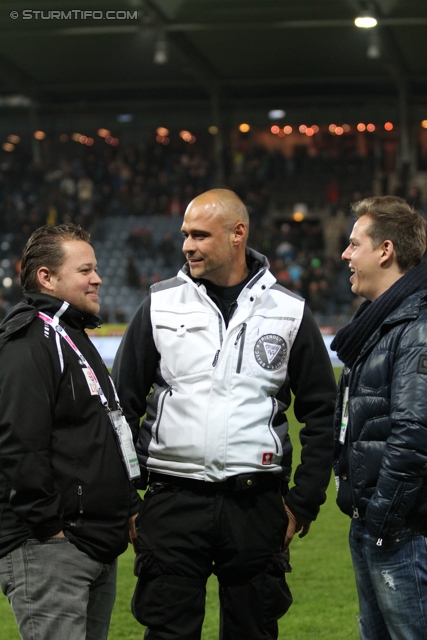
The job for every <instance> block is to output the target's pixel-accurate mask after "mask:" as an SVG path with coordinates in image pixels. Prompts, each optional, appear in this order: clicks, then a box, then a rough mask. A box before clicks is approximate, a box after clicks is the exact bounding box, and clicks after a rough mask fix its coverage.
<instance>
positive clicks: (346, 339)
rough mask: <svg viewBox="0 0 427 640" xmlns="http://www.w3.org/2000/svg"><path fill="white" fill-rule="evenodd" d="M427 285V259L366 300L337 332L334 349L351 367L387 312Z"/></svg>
mask: <svg viewBox="0 0 427 640" xmlns="http://www.w3.org/2000/svg"><path fill="white" fill-rule="evenodd" d="M421 289H427V261H424V260H423V261H422V262H420V264H418V265H417V266H416V267H414V268H413V269H410V270H409V271H408V272H407V273H405V275H404V276H402V277H401V278H399V280H397V281H396V282H395V283H394V284H393V285H392V286H391V287H389V288H388V289H387V291H384V293H383V294H382V295H380V296H379V298H377V299H376V300H374V302H370V301H369V300H365V302H363V303H362V304H361V305H360V307H359V308H358V310H357V311H356V313H355V314H354V316H353V318H352V319H351V320H350V322H349V323H348V324H346V325H345V327H342V329H340V330H339V331H338V332H337V335H336V336H335V338H334V339H333V341H332V342H331V349H333V350H334V351H336V352H337V355H338V358H339V359H340V360H341V362H344V364H345V365H346V366H347V367H349V368H350V369H351V367H352V366H353V364H354V363H355V361H356V358H357V356H358V355H359V353H360V351H361V350H362V347H363V345H364V344H365V342H366V341H367V340H368V338H370V337H371V335H373V333H374V332H375V331H376V330H377V329H378V327H380V326H381V324H382V323H383V322H384V320H385V319H386V318H387V316H388V315H389V314H390V313H391V312H392V311H393V310H394V309H397V307H399V306H400V305H401V304H402V302H403V301H404V300H406V298H408V297H409V296H410V295H411V294H413V293H415V292H416V291H420V290H421Z"/></svg>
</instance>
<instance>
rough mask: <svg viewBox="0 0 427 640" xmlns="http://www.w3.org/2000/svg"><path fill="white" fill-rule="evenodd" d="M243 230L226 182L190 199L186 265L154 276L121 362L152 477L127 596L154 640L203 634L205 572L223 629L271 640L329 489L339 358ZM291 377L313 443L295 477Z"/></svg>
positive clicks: (228, 636)
mask: <svg viewBox="0 0 427 640" xmlns="http://www.w3.org/2000/svg"><path fill="white" fill-rule="evenodd" d="M248 228H249V218H248V213H247V210H246V207H245V206H244V204H243V202H242V201H241V200H240V199H239V198H238V196H237V195H236V194H235V193H233V192H232V191H228V190H226V189H213V190H211V191H208V192H206V193H203V194H202V195H200V196H198V197H197V198H195V199H194V200H193V201H192V202H191V203H190V204H189V206H188V207H187V210H186V212H185V216H184V222H183V225H182V233H183V237H184V244H183V252H184V255H185V257H186V259H187V263H186V265H185V266H184V267H183V269H182V270H181V271H180V272H179V273H178V275H177V277H175V278H172V279H170V280H167V281H164V282H161V283H158V284H156V285H153V287H152V288H151V291H150V295H149V296H148V298H146V299H145V300H144V301H143V303H142V305H141V307H140V308H139V309H138V311H137V312H136V314H135V317H134V318H133V320H132V322H131V323H130V325H129V327H128V329H127V332H126V334H125V336H124V338H123V341H122V344H121V346H120V349H119V352H118V355H117V358H116V362H115V364H114V368H113V376H114V378H115V381H116V383H117V386H118V390H119V394H120V397H121V399H122V402H123V407H124V412H125V414H126V417H127V419H128V421H129V424H130V425H131V428H132V429H133V431H134V434H135V439H137V451H138V457H139V462H140V465H141V472H142V476H143V477H144V478H145V480H146V481H147V478H148V484H149V488H148V491H147V493H146V497H145V500H144V504H143V507H142V509H141V512H140V515H139V517H138V543H139V555H138V558H137V562H136V574H137V575H138V584H137V588H136V590H135V595H134V598H133V606H132V610H133V613H134V615H135V617H136V618H137V619H138V620H139V621H140V622H141V623H142V624H144V625H146V626H147V632H146V638H147V639H148V640H150V639H153V640H154V639H156V640H166V639H167V638H171V637H176V638H180V639H183V640H184V639H185V640H196V639H199V638H200V634H201V628H202V624H203V617H204V603H205V586H206V580H207V578H208V577H209V575H210V574H211V573H215V575H217V577H218V581H219V585H220V592H219V593H220V605H221V638H222V640H236V639H237V638H245V640H261V639H265V638H269V639H274V638H277V635H278V624H277V620H278V619H279V618H280V617H281V616H282V615H283V614H284V613H285V612H286V611H287V609H288V608H289V606H290V604H291V602H292V598H291V594H290V591H289V588H288V586H287V584H286V580H285V572H286V571H289V570H290V567H289V563H288V547H289V544H290V542H291V540H292V537H293V536H294V534H295V532H297V531H300V536H301V537H302V536H304V535H306V533H307V532H308V530H309V527H310V523H311V521H312V520H314V519H315V518H316V516H317V513H318V511H319V507H320V505H321V504H322V503H323V502H324V500H325V490H326V487H327V485H328V482H329V478H330V473H331V464H332V414H333V406H334V397H335V381H334V377H333V372H332V368H331V364H330V360H329V356H328V355H327V352H326V349H325V347H324V344H323V340H322V337H321V335H320V332H319V330H318V328H317V326H316V324H315V322H314V320H313V317H312V315H311V313H310V312H309V310H308V309H307V308H306V307H305V304H304V301H303V300H302V299H301V298H299V297H298V296H296V295H294V294H292V293H291V292H289V291H287V290H286V289H284V288H283V287H281V286H280V285H278V284H277V283H276V280H275V278H274V276H273V275H272V273H271V272H270V271H269V269H268V266H269V265H268V261H267V260H266V258H265V257H264V256H262V255H260V254H259V253H257V252H255V251H253V250H251V249H248V248H246V240H247V234H248ZM150 390H151V393H150ZM291 390H292V391H293V393H294V394H295V413H296V416H297V418H298V420H299V421H300V422H302V423H304V426H303V427H302V429H301V440H302V442H303V445H304V446H303V452H302V459H301V463H300V464H299V466H298V468H297V470H296V473H295V475H294V483H295V486H293V487H292V489H290V490H288V482H289V480H290V476H291V463H292V446H291V443H290V440H289V435H288V423H287V419H286V415H285V411H286V410H287V409H288V407H289V405H290V401H291ZM147 396H148V397H147ZM144 414H146V417H145V419H144V421H143V423H142V426H141V428H140V427H139V425H140V418H141V417H142V416H144ZM284 499H285V501H286V502H284Z"/></svg>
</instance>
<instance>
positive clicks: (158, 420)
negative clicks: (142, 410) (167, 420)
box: [155, 385, 172, 444]
mask: <svg viewBox="0 0 427 640" xmlns="http://www.w3.org/2000/svg"><path fill="white" fill-rule="evenodd" d="M168 393H169V395H170V396H171V395H172V387H171V386H170V385H169V386H168V388H167V389H165V390H164V391H163V393H162V398H161V400H160V403H159V411H158V414H157V419H156V423H155V433H156V444H159V428H160V421H161V419H162V414H163V407H164V404H165V400H166V396H167V394H168Z"/></svg>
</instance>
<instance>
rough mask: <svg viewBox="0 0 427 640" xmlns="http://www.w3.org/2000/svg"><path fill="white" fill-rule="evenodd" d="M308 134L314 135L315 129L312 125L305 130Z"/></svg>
mask: <svg viewBox="0 0 427 640" xmlns="http://www.w3.org/2000/svg"><path fill="white" fill-rule="evenodd" d="M305 135H306V136H309V137H310V136H314V130H313V129H312V128H311V127H308V128H307V129H306V131H305Z"/></svg>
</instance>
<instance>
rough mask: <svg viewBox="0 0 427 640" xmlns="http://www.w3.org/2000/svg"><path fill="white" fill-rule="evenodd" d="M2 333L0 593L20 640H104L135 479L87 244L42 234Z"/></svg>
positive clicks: (133, 508)
mask: <svg viewBox="0 0 427 640" xmlns="http://www.w3.org/2000/svg"><path fill="white" fill-rule="evenodd" d="M21 284H22V287H23V289H24V292H25V293H24V297H25V302H24V303H20V304H19V305H18V306H17V307H15V308H14V309H13V310H12V312H11V313H10V314H9V316H8V317H7V318H6V319H5V321H4V323H3V324H2V325H1V327H0V514H1V518H0V586H1V589H2V591H3V593H4V594H5V595H6V596H7V597H8V599H9V602H10V604H11V606H12V609H13V612H14V615H15V618H16V621H17V624H18V627H19V631H20V634H21V637H22V638H23V640H34V638H37V639H38V640H54V639H55V640H57V639H58V638H61V639H62V638H64V639H66V640H89V639H91V640H101V639H106V638H107V635H108V627H109V622H110V617H111V611H112V608H113V604H114V599H115V583H116V562H117V560H116V559H117V556H118V555H119V554H121V553H123V551H125V549H126V547H127V543H128V540H129V537H130V538H131V539H132V538H134V537H135V535H136V533H135V526H134V520H135V517H136V516H135V515H134V514H136V512H137V511H138V507H139V498H138V495H137V493H136V490H135V489H134V488H133V486H132V483H131V479H133V478H134V477H135V475H136V474H137V473H138V474H139V471H135V468H137V467H138V465H136V464H135V460H133V457H132V456H133V454H128V453H127V452H128V451H129V450H131V449H132V446H131V445H130V444H129V442H126V435H127V433H128V432H129V429H128V427H127V425H126V423H125V422H124V421H123V420H122V416H121V411H120V407H119V403H118V398H117V394H116V391H115V389H114V386H113V384H112V381H111V379H110V376H109V374H108V370H107V369H106V367H105V365H104V363H103V362H102V360H101V358H100V356H99V354H98V352H97V351H96V349H95V348H94V346H93V345H92V343H91V341H90V340H89V338H88V336H87V335H86V333H85V330H84V329H85V328H89V327H90V328H92V327H95V326H98V325H99V321H98V318H97V317H96V316H95V315H94V314H96V313H97V312H98V311H99V302H98V289H99V286H100V284H101V278H100V277H99V275H98V273H97V264H96V259H95V254H94V251H93V249H92V247H91V245H90V244H89V234H88V233H87V232H85V231H84V230H83V229H82V228H81V227H77V226H75V225H72V224H64V225H58V226H55V227H52V226H44V227H41V228H40V229H38V230H37V231H35V232H34V233H33V235H32V236H31V238H30V239H29V241H28V243H27V245H26V247H25V250H24V255H23V259H22V270H21Z"/></svg>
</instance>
